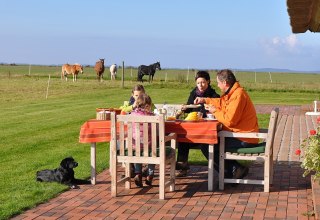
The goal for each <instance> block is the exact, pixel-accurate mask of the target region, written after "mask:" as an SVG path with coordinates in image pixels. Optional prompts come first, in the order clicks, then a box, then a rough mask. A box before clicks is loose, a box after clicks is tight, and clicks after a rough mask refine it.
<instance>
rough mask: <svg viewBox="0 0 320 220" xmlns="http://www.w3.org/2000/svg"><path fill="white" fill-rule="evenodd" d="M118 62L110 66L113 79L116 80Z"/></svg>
mask: <svg viewBox="0 0 320 220" xmlns="http://www.w3.org/2000/svg"><path fill="white" fill-rule="evenodd" d="M117 69H118V68H117V64H112V65H111V66H110V74H111V80H113V79H114V80H115V79H116V75H117Z"/></svg>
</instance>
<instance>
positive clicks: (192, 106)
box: [184, 104, 201, 108]
mask: <svg viewBox="0 0 320 220" xmlns="http://www.w3.org/2000/svg"><path fill="white" fill-rule="evenodd" d="M184 107H185V108H200V107H201V105H200V104H198V105H184Z"/></svg>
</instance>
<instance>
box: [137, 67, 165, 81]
mask: <svg viewBox="0 0 320 220" xmlns="http://www.w3.org/2000/svg"><path fill="white" fill-rule="evenodd" d="M156 69H158V70H161V67H160V62H156V63H154V64H151V65H149V66H145V65H140V66H139V67H138V79H137V81H141V82H143V80H142V77H143V76H144V75H149V82H150V81H153V76H154V74H155V72H156Z"/></svg>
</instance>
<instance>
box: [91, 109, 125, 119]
mask: <svg viewBox="0 0 320 220" xmlns="http://www.w3.org/2000/svg"><path fill="white" fill-rule="evenodd" d="M111 112H115V113H116V114H117V115H119V114H120V113H121V109H118V108H96V119H97V120H110V113H111Z"/></svg>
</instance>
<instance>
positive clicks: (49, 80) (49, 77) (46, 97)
mask: <svg viewBox="0 0 320 220" xmlns="http://www.w3.org/2000/svg"><path fill="white" fill-rule="evenodd" d="M49 85H50V74H49V79H48V86H47V94H46V99H48V93H49Z"/></svg>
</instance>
